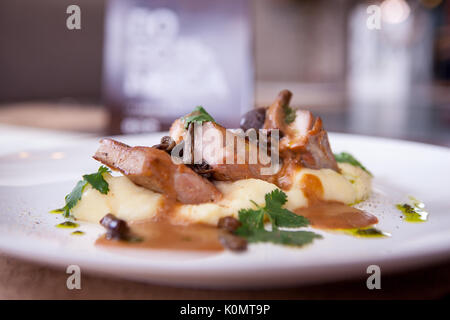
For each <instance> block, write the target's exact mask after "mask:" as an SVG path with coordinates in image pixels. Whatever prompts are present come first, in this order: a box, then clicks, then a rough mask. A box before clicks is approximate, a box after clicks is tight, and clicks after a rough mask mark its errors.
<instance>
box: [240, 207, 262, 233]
mask: <svg viewBox="0 0 450 320" xmlns="http://www.w3.org/2000/svg"><path fill="white" fill-rule="evenodd" d="M239 221H241V223H242V225H244V226H246V227H247V228H249V229H252V230H253V229H264V211H263V210H261V209H260V208H258V209H256V210H252V209H241V210H239Z"/></svg>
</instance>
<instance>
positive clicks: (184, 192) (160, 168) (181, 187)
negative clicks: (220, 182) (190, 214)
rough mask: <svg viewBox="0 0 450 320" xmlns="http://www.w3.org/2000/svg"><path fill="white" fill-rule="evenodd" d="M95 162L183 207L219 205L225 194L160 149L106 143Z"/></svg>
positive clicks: (98, 152) (105, 140) (102, 143)
mask: <svg viewBox="0 0 450 320" xmlns="http://www.w3.org/2000/svg"><path fill="white" fill-rule="evenodd" d="M94 159H96V160H98V161H100V162H102V163H103V164H105V165H107V166H108V167H110V168H111V169H113V170H118V171H120V172H121V173H123V174H124V175H126V176H127V177H128V178H129V179H130V180H131V181H133V182H134V183H135V184H137V185H139V186H142V187H144V188H147V189H150V190H153V191H156V192H160V193H162V194H164V195H166V196H167V197H169V198H173V199H177V200H178V201H180V202H182V203H188V204H197V203H203V202H209V201H215V200H218V199H220V198H221V196H222V195H221V193H220V191H219V190H217V188H216V187H215V186H214V185H213V184H212V183H211V182H210V181H208V180H207V179H205V178H203V177H201V176H199V175H198V174H197V173H195V172H194V171H192V170H191V169H190V168H188V167H187V166H185V165H184V164H175V163H173V162H172V159H171V157H170V155H169V154H168V153H167V152H165V151H163V150H159V149H156V148H150V147H130V146H128V145H126V144H123V143H121V142H118V141H115V140H113V139H102V140H101V141H100V147H99V148H98V150H97V152H96V153H95V155H94Z"/></svg>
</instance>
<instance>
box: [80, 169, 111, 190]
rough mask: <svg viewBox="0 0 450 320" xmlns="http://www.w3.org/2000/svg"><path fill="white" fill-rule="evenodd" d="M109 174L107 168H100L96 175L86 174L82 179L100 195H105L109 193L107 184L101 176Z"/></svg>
mask: <svg viewBox="0 0 450 320" xmlns="http://www.w3.org/2000/svg"><path fill="white" fill-rule="evenodd" d="M106 172H109V169H108V168H107V167H104V166H101V167H100V168H98V171H97V172H96V173H91V174H86V175H84V176H83V179H84V180H85V181H86V182H89V184H90V185H91V186H92V187H93V188H94V189H97V190H98V191H100V193H103V194H107V193H108V191H109V186H108V182H106V180H105V178H103V174H104V173H106Z"/></svg>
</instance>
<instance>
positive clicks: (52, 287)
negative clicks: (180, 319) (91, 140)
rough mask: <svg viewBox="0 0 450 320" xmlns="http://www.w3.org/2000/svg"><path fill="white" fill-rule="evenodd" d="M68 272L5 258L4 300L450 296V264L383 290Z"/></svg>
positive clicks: (410, 273)
mask: <svg viewBox="0 0 450 320" xmlns="http://www.w3.org/2000/svg"><path fill="white" fill-rule="evenodd" d="M68 276H69V275H68V274H66V273H65V270H63V269H57V268H56V269H54V268H49V267H47V266H44V265H39V264H34V263H30V262H25V261H22V260H19V259H16V258H12V257H8V256H5V255H2V254H0V299H194V300H195V299H225V300H231V299H436V298H445V297H446V298H447V299H448V298H449V297H450V260H448V261H445V262H443V263H440V264H439V265H435V266H432V267H428V268H421V269H417V270H406V271H404V272H402V273H399V274H393V275H382V278H381V289H380V290H368V289H367V287H366V279H357V280H351V281H341V282H333V283H326V284H319V285H308V286H301V287H294V288H284V289H272V290H203V289H189V288H175V287H168V286H159V285H152V284H146V283H138V282H133V281H127V280H120V279H108V278H104V277H100V276H96V275H89V274H84V273H82V274H81V289H80V290H69V289H67V287H66V280H67V277H68Z"/></svg>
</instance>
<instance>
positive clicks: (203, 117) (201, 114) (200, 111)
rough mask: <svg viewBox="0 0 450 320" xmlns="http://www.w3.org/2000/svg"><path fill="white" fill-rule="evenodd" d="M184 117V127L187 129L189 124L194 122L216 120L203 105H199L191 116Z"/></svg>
mask: <svg viewBox="0 0 450 320" xmlns="http://www.w3.org/2000/svg"><path fill="white" fill-rule="evenodd" d="M183 119H184V128H185V129H187V128H188V127H189V125H190V124H191V123H193V122H197V123H203V122H208V121H211V122H215V120H214V118H213V117H212V116H211V115H210V114H209V113H208V112H206V110H205V109H204V108H203V107H202V106H197V107H196V108H195V109H194V111H193V112H192V113H191V115H190V116H186V117H184V118H183Z"/></svg>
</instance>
